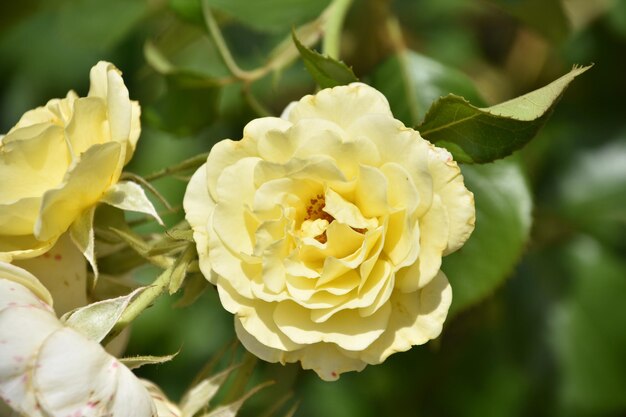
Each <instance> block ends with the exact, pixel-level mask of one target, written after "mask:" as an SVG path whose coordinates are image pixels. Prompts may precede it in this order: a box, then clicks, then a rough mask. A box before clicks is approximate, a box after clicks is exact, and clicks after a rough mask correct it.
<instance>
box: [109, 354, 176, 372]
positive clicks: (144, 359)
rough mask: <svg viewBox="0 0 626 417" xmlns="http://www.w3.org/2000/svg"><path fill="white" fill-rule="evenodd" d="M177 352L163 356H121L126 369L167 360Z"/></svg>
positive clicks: (172, 357)
mask: <svg viewBox="0 0 626 417" xmlns="http://www.w3.org/2000/svg"><path fill="white" fill-rule="evenodd" d="M178 353H179V352H176V353H173V354H171V355H165V356H150V355H148V356H131V357H127V358H121V359H120V362H122V363H123V364H124V365H126V367H127V368H128V369H137V368H139V367H141V366H144V365H156V364H160V363H165V362H169V361H171V360H172V359H174V358H175V357H176V356H177V355H178Z"/></svg>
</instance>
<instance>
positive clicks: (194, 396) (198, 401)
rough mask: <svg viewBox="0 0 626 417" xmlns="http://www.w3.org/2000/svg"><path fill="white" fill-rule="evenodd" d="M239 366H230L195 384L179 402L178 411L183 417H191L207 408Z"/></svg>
mask: <svg viewBox="0 0 626 417" xmlns="http://www.w3.org/2000/svg"><path fill="white" fill-rule="evenodd" d="M239 366H240V365H234V366H231V367H229V368H227V369H225V370H223V371H222V372H220V373H218V374H216V375H213V376H211V377H209V378H206V379H203V380H202V381H200V382H198V383H197V384H195V385H194V386H193V387H192V388H190V389H189V390H188V391H187V392H186V393H185V395H184V396H183V398H182V399H181V401H180V409H181V411H182V414H183V415H184V416H193V415H195V414H196V413H197V412H198V411H200V410H201V409H202V408H204V407H207V406H208V405H209V402H210V401H211V400H212V399H213V397H214V396H215V394H217V391H218V390H219V389H220V388H221V386H222V384H224V382H226V379H227V378H228V376H229V375H230V374H231V373H232V372H233V371H234V370H235V369H236V368H238V367H239Z"/></svg>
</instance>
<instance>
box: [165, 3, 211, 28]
mask: <svg viewBox="0 0 626 417" xmlns="http://www.w3.org/2000/svg"><path fill="white" fill-rule="evenodd" d="M169 6H170V9H172V10H173V11H174V12H175V13H176V14H177V15H178V16H180V17H181V18H182V19H184V20H186V21H188V22H191V23H195V24H197V25H203V24H204V19H203V18H202V5H201V4H200V0H169Z"/></svg>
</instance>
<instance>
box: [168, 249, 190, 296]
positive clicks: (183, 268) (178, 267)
mask: <svg viewBox="0 0 626 417" xmlns="http://www.w3.org/2000/svg"><path fill="white" fill-rule="evenodd" d="M195 256H196V247H195V245H193V244H188V245H187V248H186V249H185V251H184V252H183V253H182V255H180V256H179V257H178V258H177V259H176V262H174V267H173V269H172V275H171V278H170V282H169V285H168V290H169V293H170V294H174V293H175V292H176V291H178V290H179V289H180V287H181V286H182V285H183V281H184V280H185V276H186V275H187V269H188V268H189V265H190V264H191V262H192V261H193V258H194V257H195Z"/></svg>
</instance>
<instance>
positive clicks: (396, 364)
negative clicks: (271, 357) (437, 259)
mask: <svg viewBox="0 0 626 417" xmlns="http://www.w3.org/2000/svg"><path fill="white" fill-rule="evenodd" d="M207 3H208V4H210V5H211V6H212V8H213V10H214V14H215V17H216V20H217V23H218V24H219V26H220V28H221V30H222V32H223V34H224V37H225V39H226V43H227V44H228V45H229V47H230V50H231V52H232V54H233V55H234V59H235V60H236V61H237V62H238V63H239V65H240V66H241V67H243V68H246V69H253V68H257V67H260V66H262V65H264V63H265V62H266V61H267V59H268V54H269V53H270V51H272V50H273V48H274V47H275V46H276V45H277V44H278V43H279V42H280V41H281V40H283V39H289V38H290V32H291V29H292V27H298V26H300V25H302V24H304V23H306V22H309V21H311V20H312V19H315V18H316V17H317V16H318V15H319V14H320V13H322V11H323V10H324V8H325V7H326V6H327V5H328V4H329V2H328V1H318V0H248V1H245V0H228V1H227V0H208V1H207ZM389 16H396V17H397V18H398V22H399V28H400V29H399V31H400V33H401V37H400V38H398V37H397V33H396V36H395V37H394V34H393V32H392V31H391V32H390V27H389V25H388V19H387V18H388V17H389ZM398 39H400V40H401V42H399V41H398ZM146 43H149V45H150V47H152V48H153V49H154V50H153V52H154V51H158V53H159V54H160V56H159V57H158V59H161V58H165V59H166V61H167V65H171V66H172V67H171V68H170V70H168V71H163V67H159V66H158V65H156V64H155V58H154V56H153V57H152V58H150V59H151V65H150V64H148V61H147V60H146V57H145V55H144V51H145V50H146ZM341 46H342V48H341V58H342V60H343V61H344V62H345V63H346V64H348V65H349V66H351V67H352V68H353V70H354V72H355V74H356V76H357V77H359V78H360V79H361V80H364V81H365V82H368V83H370V84H372V85H375V86H376V87H378V88H379V89H380V90H381V91H384V92H385V93H386V94H387V97H388V98H389V100H390V102H391V105H392V108H393V109H394V112H395V113H396V115H397V117H399V118H401V119H402V120H403V121H405V123H407V124H412V125H416V124H418V123H419V122H420V121H421V120H422V119H423V117H424V115H425V112H426V109H427V108H428V107H429V106H430V104H431V103H432V102H433V101H434V100H436V99H437V98H438V97H439V96H440V95H446V94H448V93H455V94H458V95H461V96H464V97H465V98H467V99H468V100H470V101H471V102H472V103H473V104H475V105H477V106H483V105H493V104H495V103H499V102H502V101H504V100H507V99H510V98H512V97H515V96H517V95H520V94H523V93H526V92H528V91H530V90H533V89H535V88H538V87H541V86H543V85H546V84H548V83H549V82H551V81H552V80H554V79H556V78H557V77H559V76H560V75H562V74H564V73H566V72H567V71H569V70H570V68H571V67H572V65H573V64H585V65H586V64H589V63H595V66H594V67H593V68H592V69H591V70H590V71H588V72H587V73H585V74H584V75H582V76H580V77H579V79H577V80H576V81H575V82H574V83H573V84H572V86H571V87H570V88H569V90H568V91H567V93H566V94H565V96H564V98H563V99H562V100H561V102H560V103H559V105H558V106H557V108H556V111H555V113H554V114H553V116H552V117H551V119H550V120H549V121H548V123H547V125H546V126H545V127H544V128H543V129H542V130H541V131H540V132H539V135H538V136H537V137H536V138H535V139H534V140H533V141H532V142H531V143H530V145H528V146H527V147H526V148H525V149H524V150H522V151H520V152H517V153H515V154H514V155H513V156H512V157H508V158H506V159H505V160H503V161H499V162H496V163H491V164H486V165H483V166H468V165H466V166H464V167H463V170H464V173H465V175H466V181H467V184H468V188H470V189H471V190H473V191H474V192H475V194H476V203H477V212H478V214H477V229H476V233H475V235H474V236H473V237H472V240H470V242H468V245H467V246H466V247H465V248H464V249H463V250H462V251H461V252H460V253H459V254H455V255H453V256H451V257H449V258H445V259H444V266H443V268H444V270H445V271H446V272H447V274H448V275H449V277H450V280H451V283H452V285H453V290H454V292H455V301H454V303H455V304H454V305H453V308H452V310H451V314H450V318H449V320H448V321H447V323H446V326H445V328H444V333H443V335H442V336H441V337H440V338H439V339H438V340H436V341H434V342H431V343H429V344H428V345H426V346H421V347H416V348H413V349H412V350H411V351H409V352H407V353H402V354H396V355H393V356H392V357H391V358H389V359H388V360H387V362H386V363H385V364H384V365H380V366H375V367H368V368H366V369H365V370H364V371H363V372H361V373H358V374H355V373H353V374H347V375H344V376H342V378H341V379H340V381H339V382H335V383H324V382H322V381H320V380H319V379H317V377H316V376H315V375H313V374H312V373H311V372H303V371H301V370H299V366H298V365H289V366H286V367H282V366H280V365H272V364H263V363H260V364H258V366H257V368H256V371H255V374H254V377H253V380H254V381H262V380H266V379H269V378H271V379H275V380H276V381H277V383H276V384H275V385H274V386H273V387H272V388H269V389H266V390H264V391H262V393H260V394H258V395H257V396H255V397H254V398H253V399H252V400H251V401H250V403H249V404H247V405H246V406H245V407H244V410H243V414H244V415H248V416H258V415H262V413H263V412H264V411H265V410H268V409H269V408H270V407H271V405H272V404H275V403H276V402H277V401H278V400H279V399H280V398H281V397H282V396H283V395H284V394H285V393H287V392H292V393H293V394H294V397H293V398H295V399H298V400H299V401H300V405H299V408H298V411H297V413H296V415H297V416H303V417H306V416H330V417H343V416H364V417H368V416H379V415H390V416H455V417H463V416H467V417H470V416H481V417H489V416H507V417H514V416H562V417H570V416H581V417H582V416H590V417H591V416H594V417H595V416H607V417H608V416H615V417H617V416H623V415H626V302H625V301H624V300H625V299H626V259H625V257H624V255H625V254H626V210H625V209H624V207H625V206H626V118H625V117H626V106H625V105H624V104H623V101H622V100H623V97H626V83H625V82H624V74H626V2H625V1H620V0H615V1H611V0H593V1H589V0H567V1H566V0H563V1H562V2H561V1H558V0H484V1H478V0H475V1H474V0H472V1H468V0H417V1H414V0H396V1H385V0H355V1H354V3H353V5H352V7H351V9H350V11H349V13H348V15H347V18H346V22H345V26H344V32H343V37H342V43H341ZM150 47H149V48H148V49H150ZM148 55H149V54H148ZM0 57H1V59H0V132H6V131H7V130H8V129H10V127H11V126H12V125H13V124H14V123H15V122H16V121H17V120H18V118H19V117H20V116H21V114H22V113H23V112H24V111H26V110H28V109H30V108H33V107H36V106H39V105H42V104H44V103H45V102H46V101H47V100H48V99H50V98H53V97H61V96H64V95H65V94H66V92H67V90H69V89H72V88H73V89H76V90H77V91H78V93H79V94H85V93H86V92H87V88H88V70H89V68H90V67H91V66H92V65H94V64H95V63H96V62H97V61H98V60H101V59H104V60H109V61H111V62H113V63H115V65H117V66H118V67H119V68H120V69H121V70H122V71H123V72H124V78H125V80H126V83H127V86H128V88H129V90H130V92H131V97H132V98H134V99H138V100H139V101H140V103H141V104H142V109H143V120H142V121H143V134H142V137H141V140H140V142H139V146H138V150H137V153H136V156H135V158H134V159H133V161H132V162H131V165H129V167H128V170H129V171H132V172H135V173H138V174H148V173H150V172H153V171H156V170H158V169H160V168H163V167H165V166H168V165H171V164H174V163H176V162H178V161H181V160H183V159H184V158H186V157H190V156H193V155H196V154H198V153H200V152H205V151H207V150H209V149H210V147H211V146H212V145H213V144H214V143H215V142H217V141H219V140H221V139H223V138H232V139H238V138H240V137H241V131H242V129H243V126H244V125H245V124H246V123H247V122H248V121H249V120H251V119H252V118H255V117H259V116H260V115H263V114H273V115H279V114H280V112H281V110H282V109H283V108H284V106H285V105H286V104H288V103H289V102H290V101H292V100H295V99H298V98H299V97H301V96H302V95H303V94H306V93H310V92H313V91H314V89H315V84H314V82H313V80H312V79H311V77H310V75H309V74H308V73H307V72H306V70H305V67H304V65H303V63H302V62H301V61H299V62H296V63H295V64H293V65H290V66H287V67H285V68H281V69H280V70H277V71H269V72H268V73H267V75H266V76H264V77H261V78H259V79H258V80H256V81H255V82H253V83H251V84H249V85H248V84H247V83H242V82H237V81H235V82H230V81H229V82H224V79H226V78H228V77H229V71H228V69H227V68H226V67H225V66H224V64H223V63H222V61H221V60H220V58H219V55H218V53H217V50H216V47H215V44H214V42H213V41H212V40H211V38H210V37H208V36H207V30H206V27H205V25H204V18H203V16H202V10H201V7H200V3H199V2H197V1H195V0H169V1H168V0H108V1H100V0H52V1H39V0H23V1H20V2H2V4H1V5H0ZM158 59H157V60H158ZM155 67H157V68H156V70H155ZM164 72H167V74H164ZM402 74H403V75H402ZM407 77H408V79H410V80H412V84H410V85H406V84H402V81H403V80H404V81H406V79H407ZM398 83H400V84H398ZM407 91H408V92H409V93H410V96H408V98H407ZM407 100H408V101H407ZM411 103H412V104H411ZM411 106H413V107H411ZM1 180H2V179H0V181H1ZM155 185H156V186H157V187H158V188H159V189H160V190H161V191H162V192H163V194H164V195H165V196H166V197H167V198H168V199H169V200H170V201H171V202H172V203H173V205H178V204H179V203H180V201H181V200H182V195H183V193H184V187H185V182H184V181H180V180H177V179H174V178H167V179H163V180H159V181H158V182H156V183H155ZM531 203H532V206H531ZM161 208H162V207H161ZM181 216H182V215H181V213H180V212H178V213H175V214H173V215H169V216H166V220H167V221H168V224H170V225H173V224H174V223H175V222H176V221H177V220H178V219H180V218H181ZM531 219H532V226H530V223H531ZM150 231H157V232H158V231H159V229H158V228H152V229H151V228H149V227H148V228H145V229H144V232H150ZM141 275H142V276H143V278H144V279H148V280H149V279H150V278H151V277H154V276H155V275H156V271H155V270H151V269H144V270H142V271H141ZM177 298H178V296H174V297H171V298H168V297H163V298H162V299H161V300H159V302H158V303H157V304H156V305H155V306H154V307H153V308H151V309H149V310H148V311H146V312H145V313H144V314H143V315H142V316H141V317H140V318H139V319H138V320H137V321H136V323H135V325H134V328H133V331H132V335H131V338H130V345H129V348H128V353H129V354H153V355H157V354H169V353H172V352H175V351H177V350H179V349H180V354H179V356H178V357H177V358H176V359H175V360H174V361H172V362H170V363H167V364H163V365H158V366H154V367H151V368H150V367H147V368H145V369H144V368H142V369H141V370H140V371H139V373H140V374H142V375H144V376H146V377H148V378H151V379H153V380H154V381H156V382H158V383H159V384H160V385H161V386H163V387H164V389H165V391H166V392H167V393H168V394H169V395H171V396H172V397H173V398H177V397H178V396H180V394H181V393H182V392H183V391H184V390H185V389H186V388H187V386H188V385H189V384H190V383H191V381H192V379H193V377H194V375H195V374H196V372H197V371H198V370H199V369H200V368H201V367H202V366H203V364H204V363H205V362H207V361H208V360H210V358H211V357H212V356H213V355H214V354H215V353H216V352H218V351H219V350H220V349H221V348H222V347H224V346H227V345H228V344H229V343H231V341H232V339H233V337H234V333H233V329H232V318H231V317H230V316H229V314H227V313H226V312H225V311H223V309H222V308H221V306H220V304H219V300H218V298H217V295H216V293H215V291H214V290H213V289H208V290H207V291H206V292H205V293H204V294H203V295H202V297H201V298H200V299H199V301H198V302H197V303H195V304H193V305H192V306H189V307H184V308H173V304H174V303H175V302H176V300H177ZM294 402H295V400H294V399H290V400H289V401H287V402H286V403H285V404H284V406H283V407H282V408H280V409H279V410H278V411H281V410H282V412H283V413H284V412H285V410H286V409H288V408H289V407H290V406H291V405H293V404H294ZM278 415H280V414H278Z"/></svg>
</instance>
